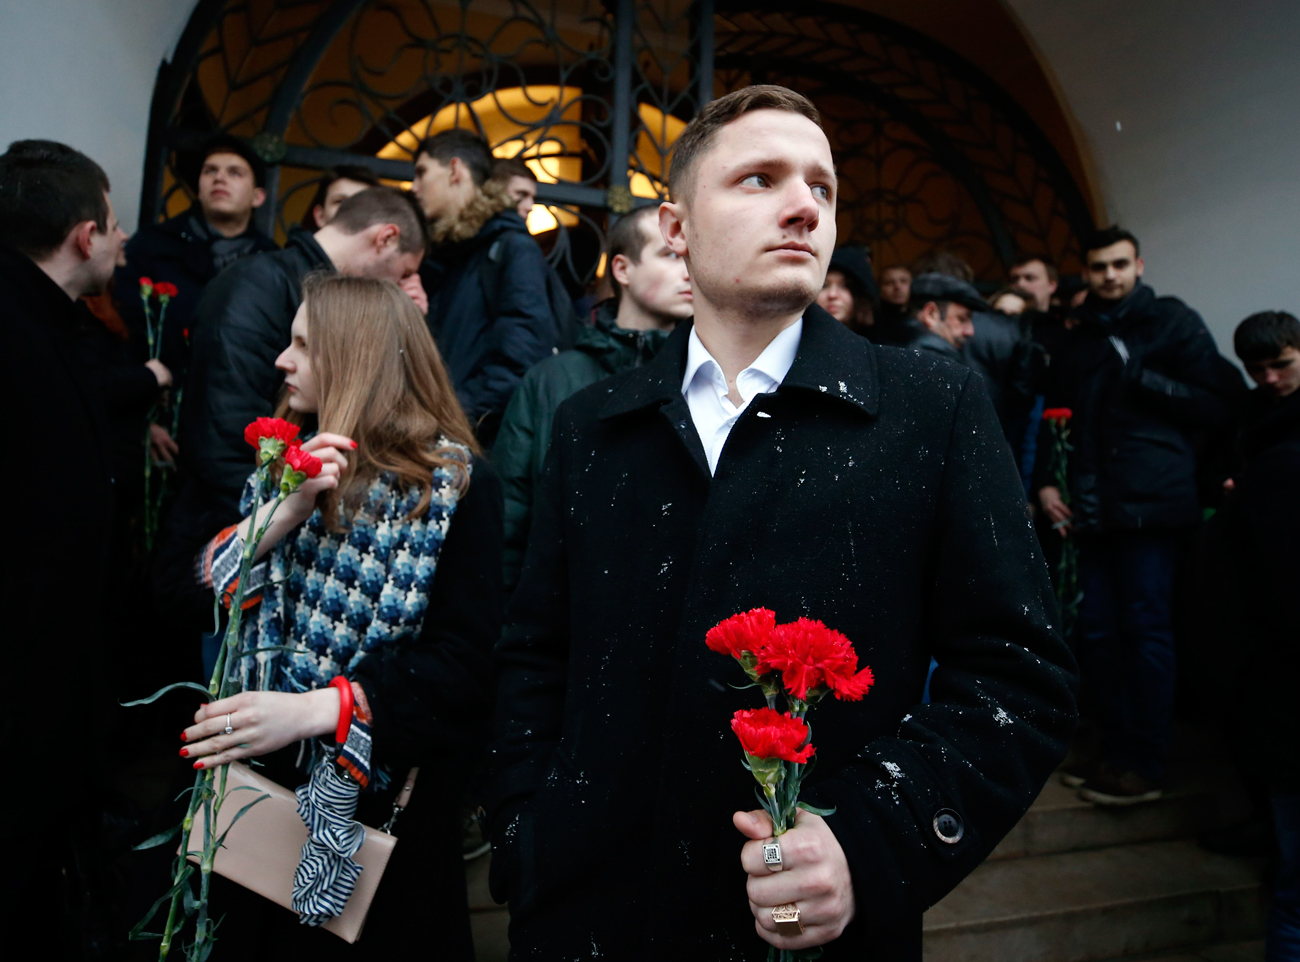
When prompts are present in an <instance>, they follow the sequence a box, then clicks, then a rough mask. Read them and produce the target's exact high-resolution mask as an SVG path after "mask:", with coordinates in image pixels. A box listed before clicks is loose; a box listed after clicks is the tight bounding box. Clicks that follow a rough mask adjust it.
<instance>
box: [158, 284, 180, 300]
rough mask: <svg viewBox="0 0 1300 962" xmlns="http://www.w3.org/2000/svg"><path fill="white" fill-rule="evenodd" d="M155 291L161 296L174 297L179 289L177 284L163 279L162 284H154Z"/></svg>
mask: <svg viewBox="0 0 1300 962" xmlns="http://www.w3.org/2000/svg"><path fill="white" fill-rule="evenodd" d="M153 292H154V293H155V294H157V295H158V296H159V297H161V298H172V297H175V296H176V294H177V289H176V285H175V284H170V283H168V282H167V281H163V282H162V283H160V284H155V285H154V288H153Z"/></svg>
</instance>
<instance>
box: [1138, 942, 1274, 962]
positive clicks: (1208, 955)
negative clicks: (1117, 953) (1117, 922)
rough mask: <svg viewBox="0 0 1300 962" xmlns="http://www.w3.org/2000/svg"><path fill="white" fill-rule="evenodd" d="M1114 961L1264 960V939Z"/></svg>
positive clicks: (1225, 961)
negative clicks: (1174, 953) (1175, 953)
mask: <svg viewBox="0 0 1300 962" xmlns="http://www.w3.org/2000/svg"><path fill="white" fill-rule="evenodd" d="M1113 962H1264V940H1263V939H1253V940H1252V941H1250V942H1227V943H1221V944H1218V945H1207V946H1205V947H1203V948H1199V949H1184V950H1183V951H1181V952H1179V953H1178V954H1177V955H1164V954H1162V955H1143V956H1137V957H1134V956H1129V957H1128V958H1125V959H1115V960H1113Z"/></svg>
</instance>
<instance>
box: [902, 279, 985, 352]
mask: <svg viewBox="0 0 1300 962" xmlns="http://www.w3.org/2000/svg"><path fill="white" fill-rule="evenodd" d="M987 307H988V304H987V303H985V301H984V299H983V298H982V297H980V294H979V291H977V290H975V288H974V287H972V286H971V285H970V284H967V283H966V282H965V281H961V280H958V279H957V278H955V277H950V276H949V275H947V274H919V275H917V277H916V279H915V280H913V281H912V299H911V303H910V305H909V308H910V310H911V314H912V316H911V319H910V320H909V322H908V324H909V327H910V328H911V329H912V330H913V332H914V334H913V337H912V340H911V341H910V342H908V345H907V346H908V347H910V348H911V349H912V350H914V351H929V352H930V353H932V354H937V355H939V356H940V357H944V358H947V359H948V360H950V361H954V362H956V363H957V364H960V365H962V366H963V367H965V366H967V365H966V359H965V358H964V357H962V353H961V349H962V346H963V345H965V343H966V342H967V341H968V340H969V339H970V338H971V337H972V336H973V335H974V334H975V325H974V323H973V322H972V320H971V315H972V314H973V313H975V312H976V311H982V310H985V309H986V308H987Z"/></svg>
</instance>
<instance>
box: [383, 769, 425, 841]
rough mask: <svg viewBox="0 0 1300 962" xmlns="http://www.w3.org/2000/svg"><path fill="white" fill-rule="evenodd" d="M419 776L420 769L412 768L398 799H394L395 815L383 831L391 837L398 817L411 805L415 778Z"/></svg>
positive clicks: (407, 774) (390, 818)
mask: <svg viewBox="0 0 1300 962" xmlns="http://www.w3.org/2000/svg"><path fill="white" fill-rule="evenodd" d="M419 774H420V769H419V768H418V767H416V768H412V769H411V770H410V771H409V772H407V773H406V782H405V783H404V784H403V785H402V790H401V791H400V792H398V793H397V797H396V798H395V799H393V814H392V815H391V816H389V818H388V821H387V822H385V823H384V825H383V827H382V829H381V831H385V832H387V833H389V834H390V835H391V834H392V833H393V825H394V824H396V822H397V816H398V815H400V814H402V809H404V808H406V806H407V805H409V804H411V792H413V791H415V777H416V776H417V775H419Z"/></svg>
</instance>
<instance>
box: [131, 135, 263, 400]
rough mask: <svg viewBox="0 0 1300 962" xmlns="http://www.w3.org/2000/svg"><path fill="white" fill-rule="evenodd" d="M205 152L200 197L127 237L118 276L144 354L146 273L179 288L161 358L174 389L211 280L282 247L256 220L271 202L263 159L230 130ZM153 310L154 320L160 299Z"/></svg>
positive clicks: (139, 349) (182, 378) (169, 312)
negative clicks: (253, 256)
mask: <svg viewBox="0 0 1300 962" xmlns="http://www.w3.org/2000/svg"><path fill="white" fill-rule="evenodd" d="M201 153H202V159H201V161H200V165H199V175H198V190H197V201H196V203H194V204H193V205H192V206H191V207H190V209H189V210H187V211H184V212H182V213H180V214H177V215H176V216H175V217H173V218H171V219H170V220H165V221H163V222H162V223H161V224H144V225H142V226H141V227H140V229H139V230H138V231H136V233H135V235H134V236H133V237H132V238H131V240H130V241H128V242H127V245H126V266H125V267H121V268H119V269H118V271H117V273H116V274H115V275H114V277H115V280H114V284H113V294H114V300H115V301H116V303H117V308H118V313H120V314H121V316H122V320H124V321H125V322H126V325H127V329H128V331H130V334H131V343H132V345H133V346H134V348H135V350H136V351H137V352H138V353H140V354H142V355H143V353H144V352H145V350H146V349H147V348H146V345H147V338H146V334H145V321H144V305H143V303H142V302H141V300H140V278H142V277H147V278H149V279H150V280H151V281H153V282H154V283H163V282H166V283H170V284H174V285H175V286H176V294H175V295H174V296H173V297H172V299H171V302H170V303H169V304H168V305H167V314H166V317H165V318H164V323H165V324H166V330H164V331H163V332H162V344H161V360H162V362H163V363H164V364H165V365H167V368H168V370H169V371H171V372H172V376H173V378H174V379H175V384H174V389H179V388H180V386H181V385H183V384H184V383H185V376H186V372H187V370H188V368H189V356H190V348H189V344H190V343H191V339H192V337H193V335H194V333H195V332H194V329H193V328H194V324H193V320H194V309H195V307H196V306H197V305H198V303H199V296H200V295H201V294H202V293H203V289H204V288H205V287H206V286H207V285H208V282H209V281H211V280H212V279H213V278H214V277H216V276H217V274H219V273H221V271H222V270H223V269H225V268H226V267H229V266H230V265H231V264H233V263H235V261H237V260H239V259H240V258H241V257H247V256H249V255H250V254H259V253H262V252H264V251H273V250H276V249H277V247H276V243H275V241H273V240H271V238H269V237H267V236H266V235H265V234H263V233H262V232H261V231H260V230H258V229H257V227H256V226H255V225H254V224H253V212H254V211H255V210H257V209H258V208H259V207H261V206H262V204H263V203H265V201H266V191H265V190H264V189H263V183H264V180H265V177H266V168H265V166H264V165H263V163H262V161H261V159H260V158H259V157H258V156H257V155H256V154H255V153H253V151H252V150H251V149H250V148H249V147H248V146H247V145H246V144H244V143H243V142H242V141H240V140H238V139H236V138H234V137H226V136H222V137H215V138H213V139H212V140H210V141H208V143H207V144H206V145H204V147H203V150H202V152H201ZM152 310H153V313H154V319H155V321H156V320H157V317H158V306H157V304H156V303H155V304H154V305H153V308H152ZM187 330H188V331H189V332H190V337H189V338H187V337H186V336H185V332H186V331H187Z"/></svg>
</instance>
